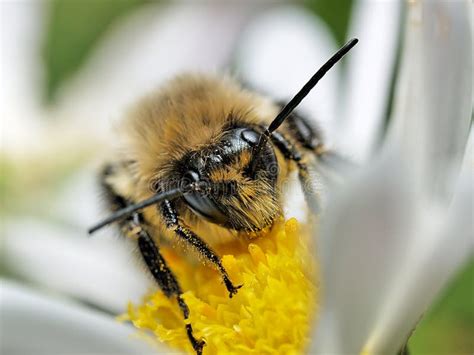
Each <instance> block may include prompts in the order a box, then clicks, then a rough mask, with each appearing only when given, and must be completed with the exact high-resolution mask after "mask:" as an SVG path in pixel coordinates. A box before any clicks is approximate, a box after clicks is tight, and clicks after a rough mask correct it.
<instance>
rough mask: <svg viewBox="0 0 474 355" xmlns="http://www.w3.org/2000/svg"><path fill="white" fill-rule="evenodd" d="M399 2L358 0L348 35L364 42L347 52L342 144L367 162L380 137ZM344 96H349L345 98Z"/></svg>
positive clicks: (393, 56)
mask: <svg viewBox="0 0 474 355" xmlns="http://www.w3.org/2000/svg"><path fill="white" fill-rule="evenodd" d="M401 9H402V6H401V2H400V1H376V0H359V1H356V2H354V10H353V13H352V20H351V25H350V27H349V30H348V36H349V37H358V38H359V40H360V42H359V43H358V45H357V47H356V48H354V50H353V51H352V52H351V53H350V54H349V55H348V58H347V61H348V63H347V64H348V67H347V69H348V72H347V74H348V75H347V80H346V85H345V87H344V89H345V91H344V93H345V99H346V100H341V101H339V106H340V107H341V112H340V114H339V115H338V116H339V120H338V123H339V127H340V128H339V133H338V134H337V133H336V134H337V135H336V137H338V138H339V139H338V140H337V147H338V148H339V149H340V150H341V151H342V152H344V153H347V154H350V156H351V158H352V159H353V160H355V161H365V160H366V159H367V158H368V157H369V156H371V155H372V153H373V152H374V149H375V148H376V147H377V145H378V144H379V143H380V141H381V134H382V129H383V124H384V120H385V118H386V117H385V115H386V109H387V105H388V102H389V93H390V85H391V80H392V75H393V71H394V69H395V68H394V67H395V60H396V52H397V47H398V38H399V32H400V15H401V12H402V11H401ZM343 98H344V97H343Z"/></svg>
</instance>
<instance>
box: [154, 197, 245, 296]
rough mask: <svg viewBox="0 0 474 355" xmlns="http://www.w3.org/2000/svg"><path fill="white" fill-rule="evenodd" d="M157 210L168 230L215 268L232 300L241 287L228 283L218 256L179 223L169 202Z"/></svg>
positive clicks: (227, 277) (227, 275) (226, 274)
mask: <svg viewBox="0 0 474 355" xmlns="http://www.w3.org/2000/svg"><path fill="white" fill-rule="evenodd" d="M159 210H160V213H161V215H162V216H163V219H164V221H165V223H166V227H167V228H168V229H169V230H172V231H173V232H174V233H175V234H176V236H178V237H179V238H181V239H184V240H185V241H186V242H187V243H188V244H189V245H191V246H192V247H193V248H194V249H196V250H197V252H198V253H200V254H201V255H202V256H203V257H204V258H206V259H207V260H209V261H210V262H211V263H213V264H214V265H215V266H216V267H217V270H219V272H220V273H221V275H222V279H223V280H224V284H225V286H226V288H227V291H229V297H230V298H232V296H233V295H235V294H236V293H237V291H238V290H239V288H241V287H242V285H239V286H234V284H233V283H232V282H231V281H230V278H229V274H228V273H227V271H226V269H225V268H224V266H223V265H222V263H221V259H220V258H219V256H217V254H216V253H215V252H214V251H213V250H212V249H211V247H210V246H209V245H207V244H206V242H205V241H203V240H202V239H201V238H199V236H198V235H196V233H194V232H193V231H191V230H190V229H189V228H187V227H185V226H183V225H182V224H180V223H179V220H178V213H177V212H176V210H175V208H174V206H173V203H172V202H171V201H168V200H166V201H164V202H163V203H161V205H160V207H159Z"/></svg>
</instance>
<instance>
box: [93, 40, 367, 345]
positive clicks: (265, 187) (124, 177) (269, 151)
mask: <svg viewBox="0 0 474 355" xmlns="http://www.w3.org/2000/svg"><path fill="white" fill-rule="evenodd" d="M357 42H358V40H357V39H352V40H351V41H349V42H348V43H347V44H346V45H345V46H343V47H342V48H341V49H340V50H339V51H338V52H337V53H336V54H334V55H333V56H332V57H331V58H330V59H329V60H328V61H327V62H326V63H325V64H324V65H323V66H322V67H321V68H320V69H319V70H318V71H317V72H316V73H315V74H314V75H313V77H312V78H311V79H310V80H309V81H308V82H307V83H306V84H305V85H304V86H303V88H302V89H301V90H300V91H299V92H298V93H297V94H296V95H295V96H294V97H293V99H292V100H291V101H289V103H288V104H286V105H284V106H282V105H279V104H276V103H274V102H273V101H271V100H269V99H268V98H266V97H264V96H262V95H259V94H258V93H255V92H252V91H249V90H246V89H243V88H242V87H241V86H240V85H239V84H238V83H237V82H236V81H234V80H233V79H231V78H228V77H223V78H221V77H215V76H207V75H198V74H187V75H181V76H178V77H177V78H175V79H173V80H171V81H170V82H169V83H168V84H167V85H165V86H164V87H163V88H162V89H160V90H158V91H157V92H155V93H152V94H151V95H149V96H148V97H145V98H144V99H142V100H141V101H140V102H138V104H137V105H136V106H135V107H134V108H133V109H132V110H131V111H130V113H129V114H128V115H127V117H126V119H125V120H124V123H123V128H124V132H125V143H124V150H123V153H122V154H121V155H120V156H117V158H116V159H115V160H113V161H111V162H109V163H108V164H106V165H105V167H104V169H103V170H102V173H101V175H100V179H101V185H102V189H103V191H104V194H105V196H106V200H107V203H108V206H109V208H110V210H111V212H112V214H111V215H110V216H109V217H108V218H106V219H105V220H103V221H102V222H100V223H98V224H97V225H95V226H94V227H92V228H91V229H90V230H89V233H94V232H95V231H96V230H98V229H100V228H102V227H104V226H106V225H108V224H110V223H113V222H117V223H118V225H119V227H120V231H121V233H122V234H123V235H124V236H126V237H129V238H132V239H134V240H136V242H137V244H138V249H139V252H140V254H141V256H142V258H143V261H144V263H145V264H146V266H147V267H148V269H149V272H150V273H151V275H152V276H153V278H154V280H155V281H156V283H157V284H158V286H159V287H160V289H161V290H162V291H163V292H164V294H165V295H166V296H167V297H174V298H175V299H176V301H177V304H178V305H179V307H180V309H181V311H182V314H183V318H184V320H185V322H184V325H185V329H186V332H187V335H188V338H189V341H190V342H191V344H192V346H193V349H194V350H195V351H196V353H197V354H201V353H202V350H203V347H204V345H205V342H204V340H202V339H197V338H196V337H195V336H194V334H193V328H192V325H191V324H189V321H188V318H189V308H188V306H187V304H186V302H185V301H184V299H183V298H182V289H181V287H180V285H179V282H178V280H177V279H176V277H175V275H174V274H173V272H172V270H171V269H170V268H169V266H168V265H167V263H166V260H165V259H164V258H163V256H162V254H161V253H160V243H162V242H163V241H164V240H167V241H170V240H176V239H178V240H181V241H182V242H183V243H184V244H186V245H189V246H190V247H191V248H192V249H194V250H195V251H196V252H197V253H198V254H199V256H200V257H201V258H202V259H203V260H204V261H206V262H209V263H210V264H212V265H213V266H214V267H215V268H216V269H217V270H218V272H220V274H221V276H222V279H223V282H224V285H225V287H226V289H227V291H228V292H229V297H232V296H233V295H235V294H236V293H237V292H238V290H239V288H241V287H243V285H236V284H234V283H233V282H232V280H230V278H229V275H228V273H227V271H226V269H225V268H224V267H223V265H222V263H221V259H220V257H219V255H217V254H216V253H215V252H214V251H213V248H212V245H214V244H215V243H219V242H221V241H224V240H228V239H231V238H236V237H245V236H249V235H255V234H258V232H260V231H262V230H263V229H265V228H269V227H271V226H272V224H273V223H274V221H275V219H276V218H277V217H278V216H280V215H281V214H282V201H281V199H282V197H281V186H282V183H283V181H284V180H285V178H286V177H287V176H288V174H289V173H290V172H291V171H293V170H295V169H296V170H297V171H298V176H299V179H300V182H301V183H302V185H303V186H307V185H309V182H310V181H309V179H310V176H309V173H308V161H309V160H310V159H316V160H324V158H325V157H328V156H330V154H331V152H330V151H329V150H327V149H326V147H325V146H324V143H323V141H322V138H321V134H320V133H319V132H318V130H316V129H314V128H313V126H312V125H311V124H310V123H309V122H308V121H307V120H306V119H305V118H303V117H301V116H300V115H298V114H296V113H294V112H293V110H294V109H295V108H296V107H297V106H298V104H299V103H300V102H301V101H302V100H303V99H304V97H305V96H306V95H307V94H308V93H309V92H310V91H311V90H312V89H313V88H314V86H315V85H316V84H317V82H318V81H319V80H320V79H321V78H322V77H323V76H324V75H325V74H326V72H327V71H328V70H329V69H330V68H331V67H332V66H333V65H334V64H335V63H337V62H338V61H339V60H340V59H341V58H342V57H343V56H344V55H345V54H346V53H347V52H348V51H349V50H350V49H351V48H352V47H354V46H355V45H356V43H357ZM280 127H281V129H280V130H277V129H278V128H280ZM303 190H305V189H303ZM305 197H306V200H307V202H308V203H309V204H310V206H311V207H312V208H316V207H317V203H318V202H317V196H315V195H314V194H312V193H311V191H305ZM216 237H217V238H218V239H217V240H216ZM173 238H174V239H173Z"/></svg>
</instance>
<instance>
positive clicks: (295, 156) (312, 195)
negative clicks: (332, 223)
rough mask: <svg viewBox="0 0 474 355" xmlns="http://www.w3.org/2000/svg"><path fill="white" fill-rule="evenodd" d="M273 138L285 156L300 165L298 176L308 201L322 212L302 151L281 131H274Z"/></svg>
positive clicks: (310, 206)
mask: <svg viewBox="0 0 474 355" xmlns="http://www.w3.org/2000/svg"><path fill="white" fill-rule="evenodd" d="M271 140H272V142H273V144H275V146H276V147H277V148H278V149H279V150H280V152H281V153H282V154H283V156H284V157H285V158H286V159H288V160H292V161H294V162H295V163H296V165H297V167H298V178H299V180H300V183H301V187H302V189H303V193H304V196H305V199H306V203H307V204H308V206H309V208H310V209H311V210H312V211H313V212H314V213H319V212H320V203H319V199H318V196H317V194H316V191H314V183H313V181H312V179H311V175H310V173H309V170H308V166H307V165H306V164H305V163H304V162H303V159H302V156H301V153H300V152H299V151H298V149H297V148H296V147H295V146H294V145H293V144H291V142H290V141H289V140H288V139H287V138H286V137H285V136H284V135H283V134H281V133H280V132H277V131H275V132H272V134H271Z"/></svg>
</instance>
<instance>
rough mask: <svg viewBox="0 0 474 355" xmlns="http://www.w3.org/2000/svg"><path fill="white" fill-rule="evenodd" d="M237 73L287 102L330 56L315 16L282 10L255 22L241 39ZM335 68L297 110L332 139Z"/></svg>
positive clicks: (329, 43)
mask: <svg viewBox="0 0 474 355" xmlns="http://www.w3.org/2000/svg"><path fill="white" fill-rule="evenodd" d="M241 38H242V40H241V41H242V42H241V44H240V46H239V47H238V50H237V55H238V56H237V63H236V64H237V68H238V70H239V72H240V74H241V75H242V77H243V79H244V81H245V82H248V83H249V84H251V85H252V86H253V87H255V88H257V89H261V90H263V91H264V93H268V94H270V95H273V96H274V98H275V99H276V100H283V101H288V100H289V99H290V98H292V97H293V96H294V95H295V94H296V92H297V91H298V90H299V89H301V87H302V86H303V85H304V84H305V83H306V82H307V81H308V79H309V78H310V77H311V76H312V75H313V74H314V73H315V71H316V70H317V69H318V68H319V67H320V66H321V65H322V64H323V63H324V62H325V61H326V60H327V59H328V58H329V57H330V56H331V55H333V54H334V52H335V51H336V49H337V48H336V46H335V42H334V40H333V39H332V38H331V35H330V33H329V31H328V30H327V28H326V26H325V25H324V24H323V23H322V21H321V20H319V19H318V18H317V17H315V16H313V15H311V14H310V13H308V12H307V11H304V10H303V9H301V8H299V7H296V6H282V7H277V8H276V9H272V10H270V11H267V12H265V13H264V14H263V15H261V16H258V17H256V18H255V19H254V20H253V22H251V23H250V24H249V26H248V27H247V28H246V29H245V32H244V33H243V34H242V37H241ZM339 71H340V68H339V67H338V66H336V67H334V68H333V69H331V72H330V73H328V75H327V76H326V77H324V79H323V80H321V82H320V83H319V84H318V86H317V87H316V88H315V89H314V91H313V92H312V93H311V94H310V95H308V97H306V98H305V100H304V101H303V102H302V103H301V105H300V109H301V110H302V112H303V113H305V114H307V115H308V117H309V118H310V119H313V120H314V121H315V122H317V123H318V124H320V125H321V127H322V128H323V131H325V132H326V133H327V136H328V138H331V137H333V136H334V133H335V132H334V122H335V120H336V106H337V105H338V104H339V100H338V96H337V93H338V91H337V83H338V79H339V74H340V73H339Z"/></svg>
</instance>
